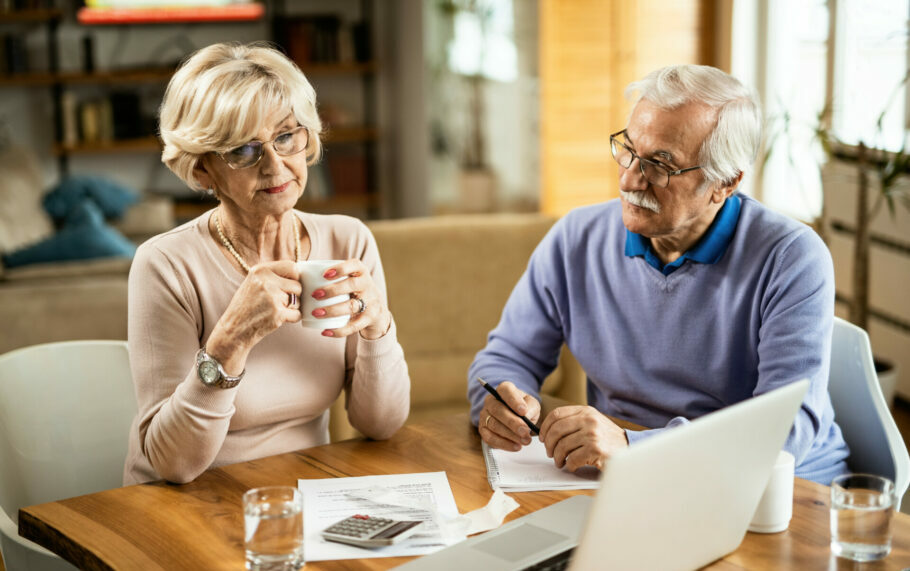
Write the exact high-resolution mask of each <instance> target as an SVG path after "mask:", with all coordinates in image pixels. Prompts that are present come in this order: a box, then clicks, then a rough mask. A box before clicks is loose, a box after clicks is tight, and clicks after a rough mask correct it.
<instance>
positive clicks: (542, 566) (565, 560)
mask: <svg viewBox="0 0 910 571" xmlns="http://www.w3.org/2000/svg"><path fill="white" fill-rule="evenodd" d="M574 551H575V548H574V547H572V548H569V549H566V550H565V551H563V552H561V553H557V554H556V555H554V556H553V557H550V558H549V559H544V560H543V561H541V562H540V563H535V564H534V565H531V566H530V567H525V568H524V571H563V570H564V569H566V568H568V567H569V561H570V560H571V559H572V553H573V552H574Z"/></svg>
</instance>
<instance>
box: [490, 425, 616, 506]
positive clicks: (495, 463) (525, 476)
mask: <svg viewBox="0 0 910 571" xmlns="http://www.w3.org/2000/svg"><path fill="white" fill-rule="evenodd" d="M483 454H484V459H485V460H486V463H487V478H488V479H489V480H490V486H491V487H492V488H493V489H496V488H501V489H503V490H505V491H523V492H531V491H541V490H593V489H596V488H597V487H598V486H599V485H600V471H599V470H598V469H597V468H594V467H591V466H585V467H584V468H581V469H579V470H577V471H576V472H574V473H573V472H569V471H568V470H561V469H559V468H557V467H556V465H555V464H554V463H553V459H552V458H548V457H547V448H546V446H544V444H543V443H542V442H541V441H540V439H538V438H537V437H536V436H535V437H532V438H531V444H529V445H527V446H522V448H521V450H519V451H518V452H509V451H507V450H500V449H498V448H490V447H489V446H487V443H486V442H484V443H483Z"/></svg>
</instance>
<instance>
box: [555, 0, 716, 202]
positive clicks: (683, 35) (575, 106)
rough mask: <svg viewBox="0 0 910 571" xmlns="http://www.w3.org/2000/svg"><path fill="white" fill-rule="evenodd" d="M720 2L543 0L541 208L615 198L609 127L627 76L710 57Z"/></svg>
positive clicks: (621, 117)
mask: <svg viewBox="0 0 910 571" xmlns="http://www.w3.org/2000/svg"><path fill="white" fill-rule="evenodd" d="M711 6H713V0H676V1H674V2H666V1H664V0H638V1H636V2H629V1H628V0H541V1H540V85H541V90H540V120H541V143H540V144H541V170H542V172H541V193H542V196H541V210H542V211H543V212H545V213H547V214H553V215H556V216H561V215H563V214H565V213H566V212H568V211H569V210H571V209H572V208H575V207H578V206H583V205H586V204H593V203H597V202H603V201H605V200H609V199H611V198H615V197H616V196H618V182H617V177H618V172H617V167H616V165H615V163H614V162H613V159H612V158H611V156H610V140H609V136H610V133H612V132H613V131H618V130H620V129H622V128H623V127H624V126H625V124H626V120H627V118H628V114H629V111H630V110H631V107H630V105H629V104H628V103H627V102H626V100H625V98H624V97H623V90H624V89H625V87H626V85H628V84H629V82H631V81H634V80H636V79H639V78H641V77H642V76H644V75H645V74H646V73H647V72H649V71H651V70H653V69H656V68H658V67H661V66H664V65H668V64H671V63H706V62H704V58H706V57H708V56H707V55H706V54H709V53H712V52H713V49H714V48H713V46H714V44H713V42H710V46H706V42H709V40H710V38H712V37H713V26H714V23H713V22H714V20H713V18H711V17H707V15H706V13H705V12H704V10H705V9H707V8H708V7H711Z"/></svg>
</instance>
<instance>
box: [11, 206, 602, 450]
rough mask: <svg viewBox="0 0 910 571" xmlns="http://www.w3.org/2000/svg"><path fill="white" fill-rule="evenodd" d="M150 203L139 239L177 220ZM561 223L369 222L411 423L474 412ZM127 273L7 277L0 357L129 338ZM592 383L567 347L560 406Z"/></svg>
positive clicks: (340, 431)
mask: <svg viewBox="0 0 910 571" xmlns="http://www.w3.org/2000/svg"><path fill="white" fill-rule="evenodd" d="M149 200H151V199H146V200H145V201H143V202H142V203H140V204H139V205H138V206H136V207H134V208H133V209H131V210H130V211H128V213H127V216H126V218H125V219H124V220H123V221H122V222H120V224H119V228H120V229H121V231H123V233H124V234H126V235H128V236H130V237H133V238H134V239H135V241H137V242H139V241H141V239H142V237H143V236H144V235H147V234H149V233H154V231H153V230H156V228H155V226H162V225H163V226H167V224H168V223H171V224H172V223H173V220H172V216H173V215H172V212H171V211H168V210H167V205H162V204H161V203H159V202H156V201H155V200H152V201H151V202H149ZM168 212H171V219H170V220H168V219H167V213H168ZM154 221H157V222H154ZM553 222H554V219H553V218H550V217H547V216H543V215H540V214H477V215H448V216H439V217H428V218H411V219H401V220H384V221H374V222H370V223H369V227H370V229H371V230H372V232H373V234H374V236H375V237H376V241H377V243H378V245H379V252H380V255H381V257H382V261H383V266H384V269H385V274H386V282H387V286H388V295H389V306H390V309H391V310H392V313H393V315H394V316H395V320H396V323H397V327H398V335H399V340H400V342H401V345H402V347H403V348H404V352H405V357H406V360H407V363H408V368H409V371H410V375H411V386H412V388H411V414H410V418H409V422H410V421H416V420H421V419H426V418H430V417H434V416H439V415H446V414H450V413H454V412H462V411H467V410H468V402H467V397H466V382H467V377H466V375H467V369H468V365H469V364H470V363H471V361H472V360H473V358H474V355H475V354H476V353H477V351H478V350H480V349H481V348H482V347H483V346H484V345H485V344H486V338H487V334H488V333H489V331H490V330H491V329H492V328H493V327H494V326H495V325H496V323H497V322H498V321H499V317H500V314H501V312H502V307H503V305H504V304H505V302H506V299H507V298H508V296H509V293H510V292H511V291H512V288H513V286H514V285H515V283H516V282H517V281H518V278H519V277H520V276H521V274H522V272H523V271H524V269H525V267H526V265H527V261H528V258H529V256H530V255H531V252H532V251H533V249H534V247H535V246H536V245H537V243H538V242H539V241H540V240H541V238H543V236H544V234H545V233H546V232H547V230H548V229H549V228H550V226H551V225H552V224H553ZM163 229H164V228H161V229H157V231H161V230H163ZM128 270H129V260H124V259H101V260H94V261H84V262H71V263H60V264H42V265H40V266H33V267H28V266H25V267H22V268H17V269H14V270H7V271H5V272H3V273H2V275H0V323H2V324H3V326H2V328H0V353H3V352H6V351H9V350H12V349H15V348H17V347H23V346H27V345H34V344H37V343H44V342H50V341H59V340H66V339H125V338H126V331H127V325H126V319H127V316H126V314H127V305H126V298H127V273H128ZM584 385H585V377H584V373H583V372H582V371H581V369H580V367H579V365H578V364H577V362H576V361H575V360H574V359H573V358H572V356H571V354H569V353H568V352H567V351H563V354H562V356H561V359H560V364H559V366H558V367H557V369H556V371H554V373H553V374H552V375H551V376H550V378H548V379H547V381H546V383H545V385H544V389H545V392H546V393H547V395H551V396H552V397H553V399H559V400H553V402H563V401H570V402H585V398H586V397H585V393H584V390H585V389H584ZM550 402H551V400H550V398H549V397H548V398H547V401H546V403H545V404H548V403H550ZM330 432H331V436H332V439H333V440H339V439H344V438H349V437H351V436H354V435H356V432H355V431H354V429H353V428H352V427H351V426H350V425H349V424H348V423H347V418H346V415H345V414H344V402H343V396H342V397H341V398H339V400H338V402H336V403H335V405H334V406H333V407H332V415H331V420H330Z"/></svg>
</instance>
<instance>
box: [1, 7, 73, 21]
mask: <svg viewBox="0 0 910 571" xmlns="http://www.w3.org/2000/svg"><path fill="white" fill-rule="evenodd" d="M62 17H63V12H61V11H60V10H51V9H47V10H10V11H8V12H0V24H18V23H29V22H32V23H38V24H43V23H46V22H53V21H56V20H59V19H61V18H62Z"/></svg>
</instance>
